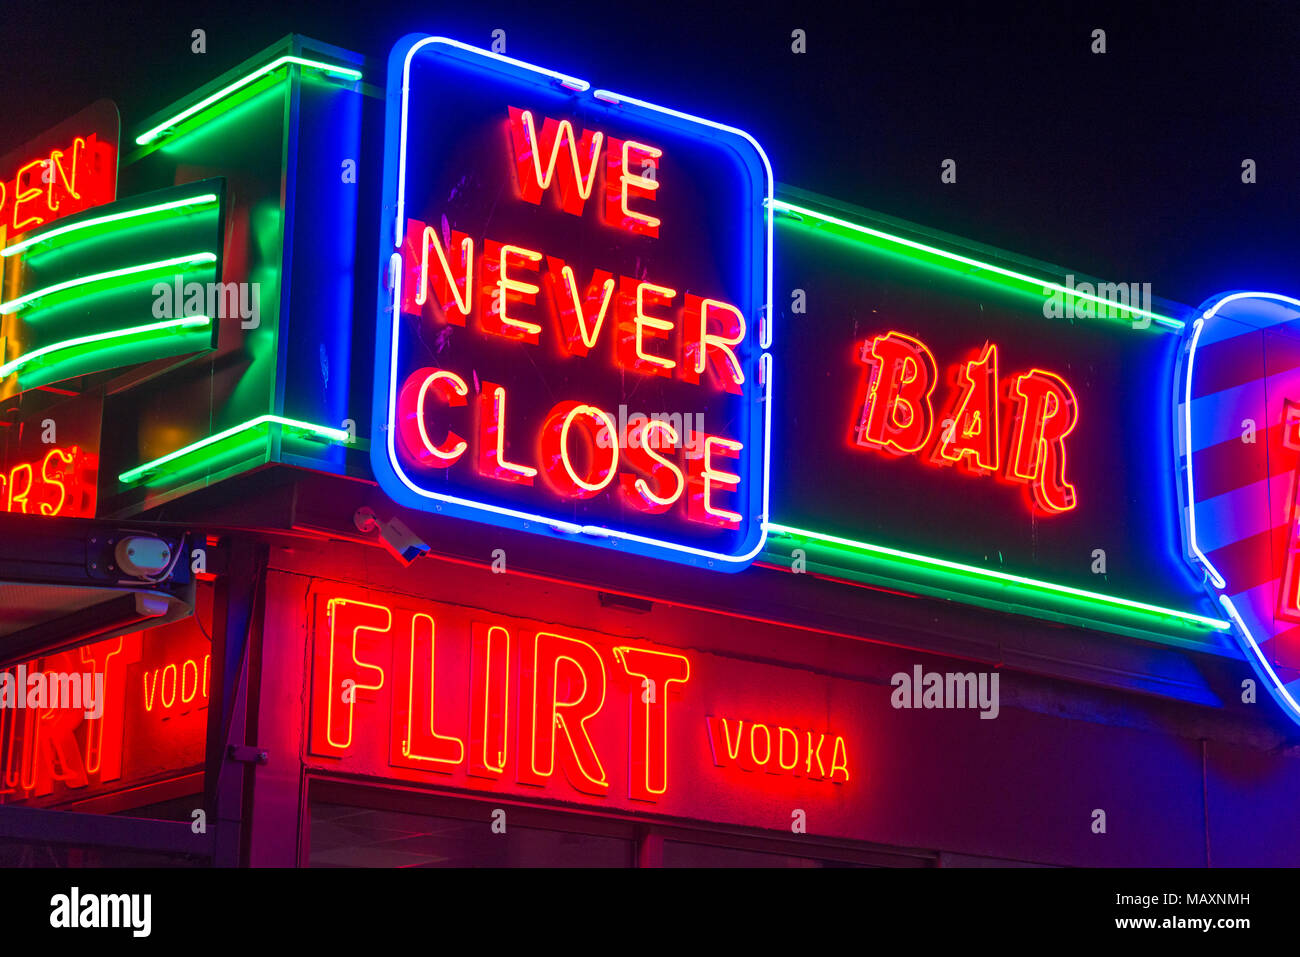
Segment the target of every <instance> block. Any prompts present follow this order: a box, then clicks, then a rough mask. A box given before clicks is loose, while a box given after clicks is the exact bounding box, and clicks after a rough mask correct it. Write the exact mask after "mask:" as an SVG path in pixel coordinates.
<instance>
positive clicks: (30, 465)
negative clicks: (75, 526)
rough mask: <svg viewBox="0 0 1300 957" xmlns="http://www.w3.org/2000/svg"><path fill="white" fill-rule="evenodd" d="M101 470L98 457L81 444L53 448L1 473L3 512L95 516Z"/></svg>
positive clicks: (0, 491) (0, 496)
mask: <svg viewBox="0 0 1300 957" xmlns="http://www.w3.org/2000/svg"><path fill="white" fill-rule="evenodd" d="M97 472H98V462H97V457H96V456H94V455H90V454H88V453H86V452H84V451H82V450H81V449H80V448H78V447H77V446H75V445H73V446H69V447H68V448H51V449H50V450H49V451H48V452H46V453H45V456H44V458H42V459H41V460H40V461H35V462H19V463H18V464H17V465H13V466H10V467H9V469H8V470H7V471H5V472H2V473H0V512H18V513H21V514H23V515H47V516H55V515H62V516H68V517H73V518H91V517H93V516H94V514H95V481H96V477H97Z"/></svg>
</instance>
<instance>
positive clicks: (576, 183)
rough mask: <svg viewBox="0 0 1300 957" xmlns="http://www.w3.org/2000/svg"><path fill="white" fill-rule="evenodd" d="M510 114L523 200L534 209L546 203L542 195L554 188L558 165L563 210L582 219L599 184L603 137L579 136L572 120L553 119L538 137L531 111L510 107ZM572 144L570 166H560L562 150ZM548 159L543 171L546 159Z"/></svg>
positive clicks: (588, 132)
mask: <svg viewBox="0 0 1300 957" xmlns="http://www.w3.org/2000/svg"><path fill="white" fill-rule="evenodd" d="M507 109H508V110H509V111H510V143H511V147H512V153H513V155H514V168H515V181H516V182H517V183H518V185H519V197H520V198H521V199H522V200H524V202H527V203H532V204H533V205H534V206H536V205H538V204H539V203H541V201H542V193H543V192H545V191H546V190H548V189H550V188H551V183H552V181H553V179H554V177H555V172H556V169H555V167H556V165H557V164H558V165H559V167H560V169H559V175H560V208H561V209H563V210H564V211H565V212H566V213H572V214H573V215H574V216H581V215H582V210H583V207H584V206H585V205H586V203H587V199H588V197H590V196H591V187H592V186H593V185H594V184H595V182H596V166H597V163H598V162H599V158H600V147H601V143H602V140H603V139H604V135H605V134H603V133H599V132H592V131H591V130H584V131H583V133H582V136H580V137H579V136H575V135H574V132H573V124H572V123H570V122H569V121H568V120H560V121H559V122H556V121H555V120H553V119H551V118H550V117H549V116H548V117H546V118H545V119H544V120H543V122H542V134H541V136H540V137H539V136H538V135H537V127H536V124H535V123H534V121H533V113H532V111H531V110H521V109H518V108H516V107H513V106H511V107H508V108H507ZM565 142H567V143H568V144H569V160H570V165H567V166H566V165H564V164H562V163H559V158H560V148H561V146H562V145H563V144H564V143H565ZM543 156H545V157H547V160H546V168H545V169H543V168H542V157H543ZM582 157H586V162H587V170H586V173H585V175H584V173H583V170H582Z"/></svg>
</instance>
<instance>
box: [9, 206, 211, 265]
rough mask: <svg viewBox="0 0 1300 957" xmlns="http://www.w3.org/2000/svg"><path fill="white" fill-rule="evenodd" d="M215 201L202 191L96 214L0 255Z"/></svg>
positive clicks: (33, 237)
mask: <svg viewBox="0 0 1300 957" xmlns="http://www.w3.org/2000/svg"><path fill="white" fill-rule="evenodd" d="M216 201H217V194H216V193H204V194H203V195H202V196H190V197H189V198H187V199H178V200H176V201H175V202H171V203H158V204H157V205H154V206H142V207H141V208H140V209H129V210H126V211H124V212H121V213H113V214H111V215H109V216H96V217H94V218H93V219H87V220H83V221H82V222H79V223H72V224H71V225H68V226H60V227H58V228H57V229H51V230H50V231H49V232H47V233H41V234H39V235H36V236H32V237H30V238H29V239H24V240H23V241H22V242H18V243H14V244H13V245H12V246H6V247H5V248H4V249H0V256H5V257H9V256H16V255H18V254H19V253H21V252H23V251H24V250H27V249H30V248H31V247H32V246H39V245H43V244H44V243H47V242H49V241H50V240H51V239H56V238H58V237H59V236H66V235H68V234H69V233H75V232H79V231H80V230H83V229H89V228H90V227H92V226H102V225H104V224H105V223H118V222H124V221H126V220H128V219H137V218H139V217H141V216H149V215H152V214H153V213H162V212H166V211H167V210H169V209H185V208H186V207H188V206H207V205H210V204H212V203H215V202H216Z"/></svg>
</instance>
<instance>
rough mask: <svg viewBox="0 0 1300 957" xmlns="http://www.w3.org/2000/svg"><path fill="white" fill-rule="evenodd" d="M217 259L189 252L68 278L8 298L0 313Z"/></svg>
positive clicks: (211, 255) (7, 312)
mask: <svg viewBox="0 0 1300 957" xmlns="http://www.w3.org/2000/svg"><path fill="white" fill-rule="evenodd" d="M216 261H217V257H216V254H215V253H191V254H190V255H188V256H177V257H175V258H173V259H160V260H158V261H157V262H152V263H145V264H144V265H141V266H126V267H124V268H122V269H110V270H109V271H108V272H101V273H95V274H94V275H93V276H81V277H79V278H77V279H69V280H67V281H66V282H59V283H55V284H54V285H53V286H46V287H45V288H44V289H37V290H35V291H34V292H29V293H27V294H26V295H23V296H19V297H18V298H17V299H10V300H9V301H8V302H6V303H4V304H3V305H0V315H5V316H7V315H9V314H10V313H12V312H17V311H18V310H19V309H21V308H22V307H23V306H25V305H26V304H27V303H29V302H33V301H34V300H37V299H40V298H41V297H42V296H51V295H53V294H54V293H56V292H65V291H67V290H69V289H76V288H77V287H78V286H88V285H90V284H92V283H97V282H103V281H104V280H106V279H119V278H121V277H122V276H133V275H135V274H136V273H142V272H151V271H153V270H156V269H169V268H171V267H172V266H184V265H196V264H198V263H214V262H216Z"/></svg>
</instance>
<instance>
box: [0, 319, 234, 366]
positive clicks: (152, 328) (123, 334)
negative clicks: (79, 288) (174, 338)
mask: <svg viewBox="0 0 1300 957" xmlns="http://www.w3.org/2000/svg"><path fill="white" fill-rule="evenodd" d="M211 322H212V319H211V318H209V317H208V316H186V317H185V318H184V319H168V320H166V321H165V322H151V323H149V324H148V325H144V326H131V327H130V328H128V329H118V330H117V331H115V332H100V333H96V334H95V335H93V336H78V337H77V338H76V339H64V340H63V341H62V342H56V343H54V344H52V345H48V346H42V347H41V348H39V349H33V350H32V351H31V352H25V353H23V354H22V355H20V356H18V357H17V358H14V359H10V360H9V361H8V362H6V363H5V364H4V365H0V379H4V378H5V377H7V376H9V375H10V374H12V373H14V372H17V371H18V370H19V369H21V368H22V367H23V366H26V365H30V364H31V363H33V362H35V361H36V360H38V359H44V358H45V357H46V356H50V355H54V354H55V353H58V352H63V351H65V350H67V349H75V348H77V347H78V346H88V345H92V344H94V343H96V342H115V341H117V340H121V339H130V338H151V337H153V336H155V335H157V334H158V333H160V332H173V331H175V330H178V329H193V328H197V327H199V326H206V325H209V324H210V323H211Z"/></svg>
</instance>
